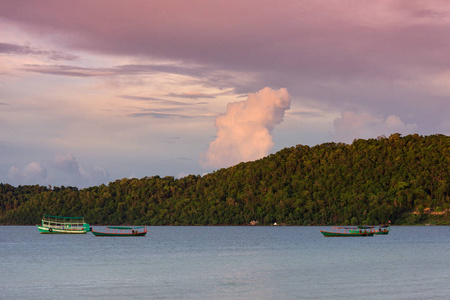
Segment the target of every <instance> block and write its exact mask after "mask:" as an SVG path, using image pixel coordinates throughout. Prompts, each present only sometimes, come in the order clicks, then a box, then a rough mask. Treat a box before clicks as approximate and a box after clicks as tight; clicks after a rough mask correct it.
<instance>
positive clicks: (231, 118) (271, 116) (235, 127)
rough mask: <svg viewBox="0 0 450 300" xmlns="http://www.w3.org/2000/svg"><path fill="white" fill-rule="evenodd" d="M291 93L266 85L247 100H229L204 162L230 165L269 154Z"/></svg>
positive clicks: (206, 164) (210, 164)
mask: <svg viewBox="0 0 450 300" xmlns="http://www.w3.org/2000/svg"><path fill="white" fill-rule="evenodd" d="M290 103H291V97H290V96H289V94H288V92H287V90H286V89H279V90H278V91H276V90H272V89H271V88H268V87H266V88H264V89H262V90H260V91H259V92H257V93H250V94H248V98H247V100H245V101H240V102H233V103H228V105H227V111H226V113H225V114H224V115H222V116H219V117H217V118H216V127H217V137H216V139H215V140H214V141H212V142H211V143H210V144H209V149H208V151H206V152H205V153H204V154H203V155H202V156H201V160H200V161H201V163H202V164H203V165H204V166H212V167H228V166H230V165H233V164H237V163H239V162H245V161H250V160H255V159H259V158H262V157H264V156H266V155H267V154H268V153H269V151H270V149H271V148H272V146H273V141H272V131H273V129H274V127H275V126H276V125H278V124H279V123H281V122H282V121H283V117H284V113H285V111H286V110H288V109H289V107H290Z"/></svg>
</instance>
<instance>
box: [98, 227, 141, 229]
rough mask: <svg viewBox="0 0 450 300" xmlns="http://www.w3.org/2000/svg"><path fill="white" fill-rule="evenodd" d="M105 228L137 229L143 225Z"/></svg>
mask: <svg viewBox="0 0 450 300" xmlns="http://www.w3.org/2000/svg"><path fill="white" fill-rule="evenodd" d="M106 228H109V229H139V228H145V226H134V227H130V226H108V227H106Z"/></svg>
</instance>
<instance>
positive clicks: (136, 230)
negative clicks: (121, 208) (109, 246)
mask: <svg viewBox="0 0 450 300" xmlns="http://www.w3.org/2000/svg"><path fill="white" fill-rule="evenodd" d="M91 232H92V234H93V235H95V236H145V235H146V234H147V227H146V226H134V227H130V226H108V227H106V229H105V231H95V230H94V229H93V228H92V229H91Z"/></svg>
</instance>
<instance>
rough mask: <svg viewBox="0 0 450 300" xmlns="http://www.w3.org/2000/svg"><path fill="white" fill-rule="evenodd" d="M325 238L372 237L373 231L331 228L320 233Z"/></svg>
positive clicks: (355, 228) (353, 228)
mask: <svg viewBox="0 0 450 300" xmlns="http://www.w3.org/2000/svg"><path fill="white" fill-rule="evenodd" d="M320 232H321V233H322V234H323V236H325V237H347V236H373V235H374V233H375V231H374V230H371V229H359V228H357V227H332V228H331V231H326V230H321V231H320Z"/></svg>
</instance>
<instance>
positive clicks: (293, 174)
mask: <svg viewBox="0 0 450 300" xmlns="http://www.w3.org/2000/svg"><path fill="white" fill-rule="evenodd" d="M449 171H450V137H448V136H444V135H432V136H425V137H424V136H419V135H417V134H415V135H408V136H405V137H402V136H401V135H400V134H393V135H391V136H390V137H389V138H386V137H379V138H377V139H368V140H362V139H360V140H355V141H354V142H353V143H352V144H351V145H348V144H342V143H325V144H321V145H317V146H314V147H309V146H303V145H297V146H295V147H291V148H285V149H283V150H281V151H279V152H278V153H276V154H272V155H269V156H268V157H265V158H263V159H260V160H257V161H253V162H247V163H240V164H238V165H236V166H233V167H230V168H227V169H220V170H218V171H216V172H214V173H211V174H208V175H205V176H199V175H197V176H195V175H189V176H186V177H184V178H180V179H174V178H173V177H164V178H160V177H159V176H154V177H145V178H142V179H127V178H125V179H122V180H116V181H115V182H111V183H109V184H108V185H100V186H94V187H90V188H85V189H78V188H76V187H64V186H62V187H53V188H51V187H44V186H38V185H35V186H19V187H13V186H11V185H8V184H0V224H37V223H39V222H40V219H41V217H42V215H44V214H50V215H60V216H84V217H85V220H86V221H87V222H88V223H90V224H101V225H106V224H132V225H133V224H134V225H143V224H147V225H247V224H250V223H251V222H252V221H257V222H258V224H260V225H270V224H273V223H275V222H276V223H279V224H285V225H331V224H342V225H355V224H379V223H386V222H387V221H388V220H390V221H392V223H393V224H418V223H430V222H434V223H437V224H450V222H449V221H450V216H449V215H448V213H447V212H448V211H449V204H450V177H449V173H450V172H449ZM253 223H255V222H253Z"/></svg>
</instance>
